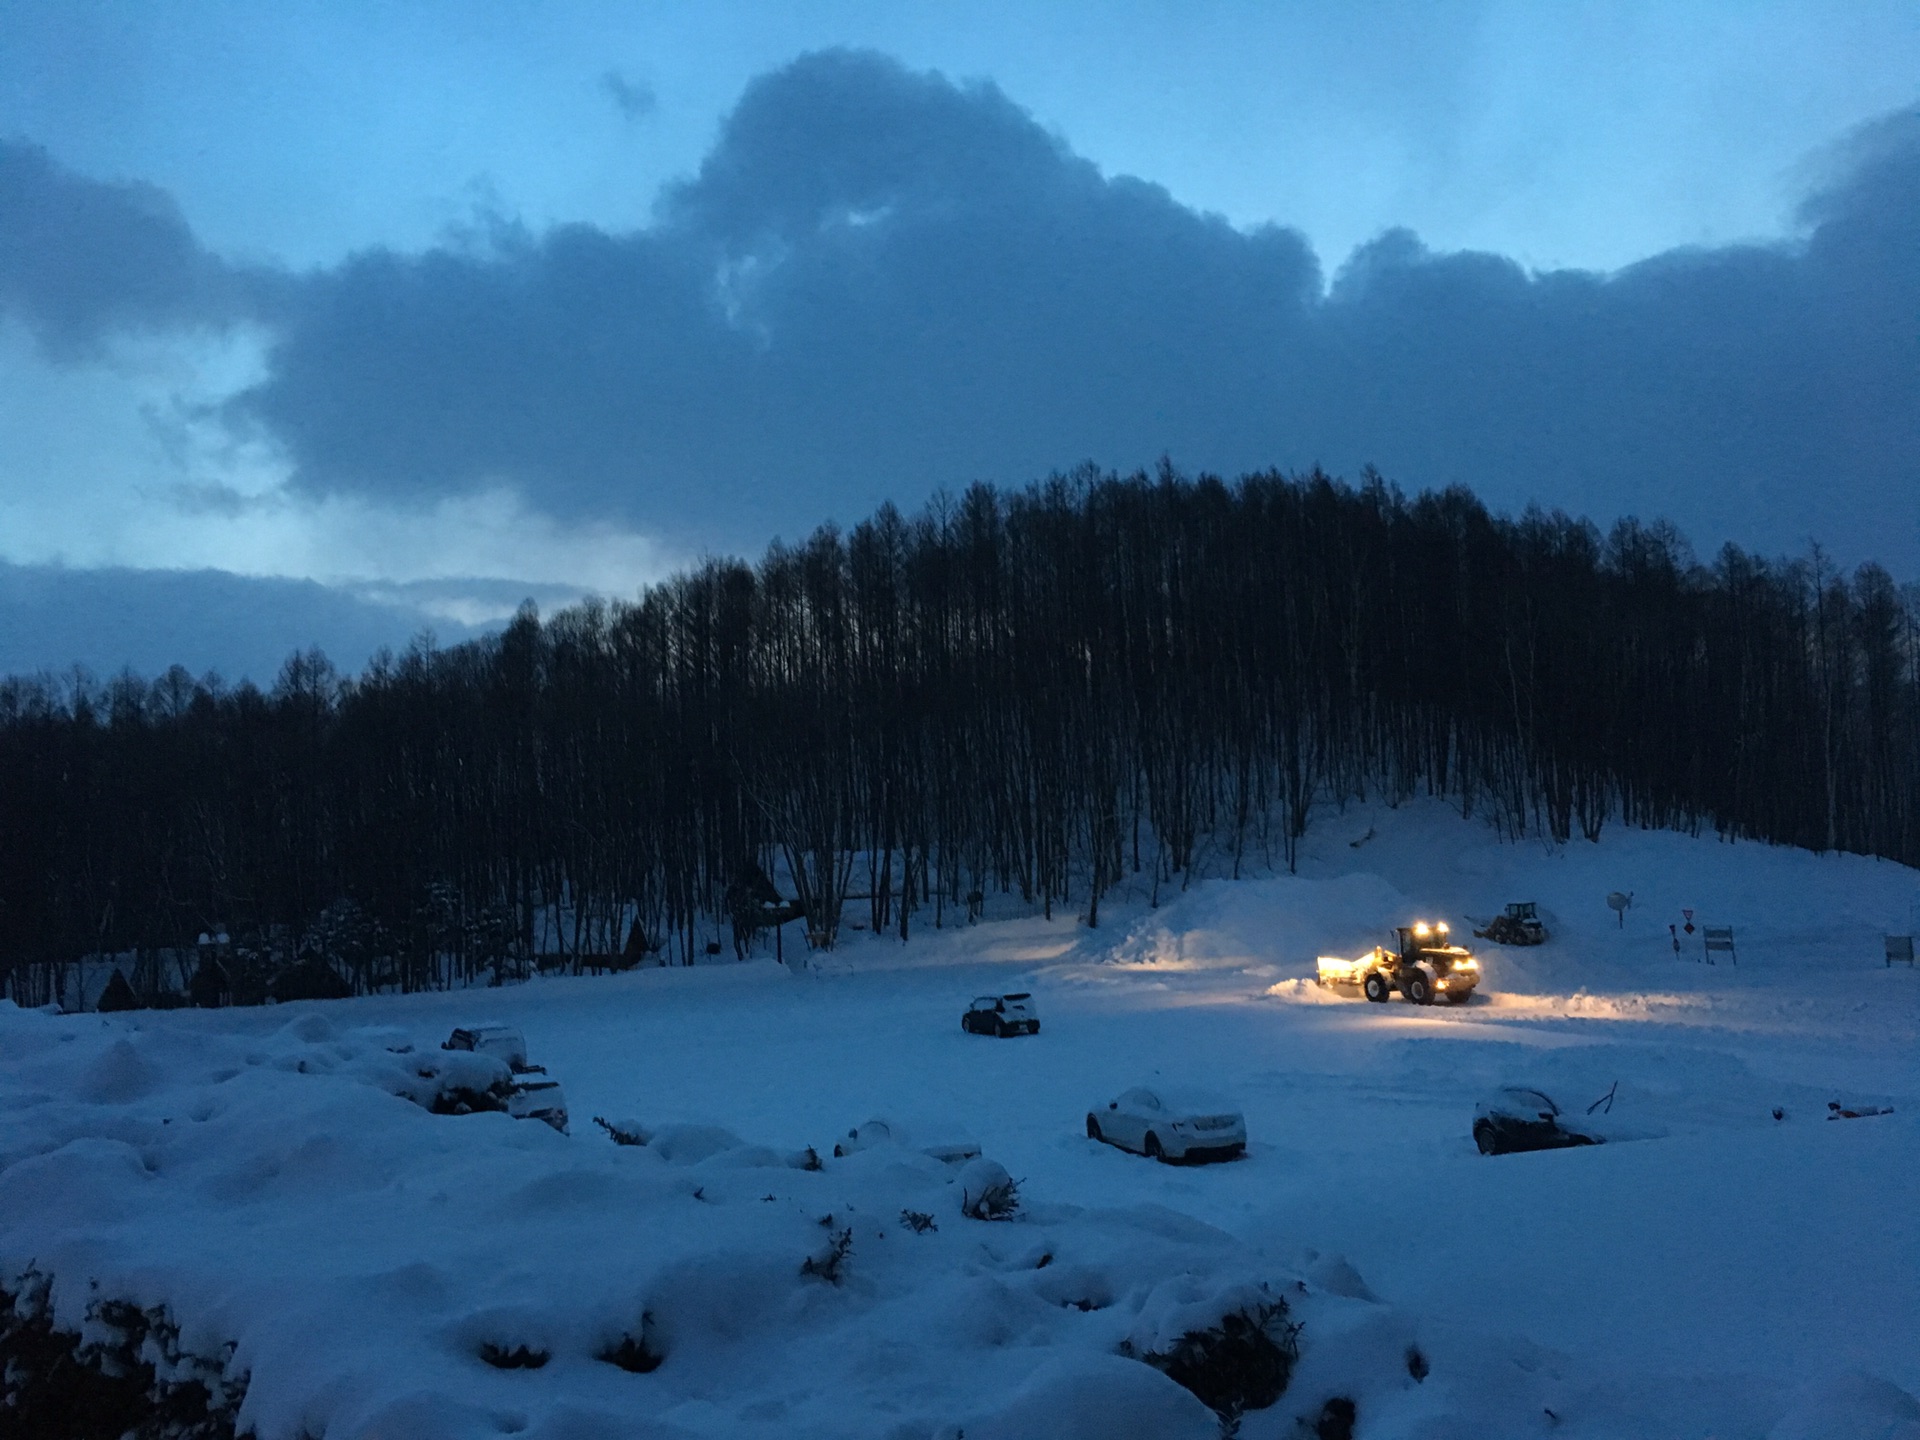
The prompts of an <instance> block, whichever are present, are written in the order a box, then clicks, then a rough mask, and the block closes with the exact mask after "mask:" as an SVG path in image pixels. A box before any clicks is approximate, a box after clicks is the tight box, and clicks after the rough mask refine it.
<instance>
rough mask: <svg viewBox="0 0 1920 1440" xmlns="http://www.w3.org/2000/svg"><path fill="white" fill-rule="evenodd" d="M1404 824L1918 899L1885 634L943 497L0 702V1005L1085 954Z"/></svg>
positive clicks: (1610, 566)
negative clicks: (1148, 910)
mask: <svg viewBox="0 0 1920 1440" xmlns="http://www.w3.org/2000/svg"><path fill="white" fill-rule="evenodd" d="M1423 794H1439V795H1445V796H1447V797H1450V798H1451V799H1452V801H1453V802H1454V803H1456V804H1457V805H1459V806H1460V807H1461V808H1462V809H1463V810H1467V811H1471V812H1473V813H1476V814H1481V815H1485V816H1487V817H1489V818H1490V819H1491V820H1492V821H1493V822H1495V823H1497V824H1499V825H1501V826H1502V827H1504V828H1505V829H1507V830H1508V831H1510V832H1512V833H1514V834H1516V835H1517V834H1522V833H1525V834H1536V833H1540V834H1547V835H1551V836H1554V837H1556V838H1559V839H1563V840H1564V839H1575V840H1577V839H1578V837H1580V836H1583V835H1584V836H1589V837H1591V836H1595V835H1597V834H1598V833H1599V831H1600V829H1601V827H1602V826H1603V825H1605V824H1608V823H1624V824H1633V825H1642V824H1645V825H1675V826H1682V827H1693V828H1700V827H1708V828H1713V829H1718V830H1721V831H1725V832H1728V833H1731V834H1737V835H1741V836H1751V837H1759V838H1763V839H1767V840H1772V841H1779V842H1785V843H1791V844H1795V845H1804V846H1809V847H1812V848H1814V849H1827V850H1830V849H1840V850H1850V851H1859V852H1864V853H1869V854H1876V855H1885V856H1890V857H1894V858H1897V859H1900V860H1902V861H1905V862H1907V863H1909V864H1913V863H1920V606H1917V605H1916V601H1915V596H1914V593H1913V592H1911V591H1908V592H1906V593H1903V592H1902V591H1901V589H1900V588H1899V587H1898V586H1896V585H1895V583H1894V582H1893V581H1892V579H1891V578H1890V577H1889V576H1888V575H1887V574H1886V572H1885V571H1883V570H1881V569H1879V568H1877V567H1874V566H1867V567H1864V568H1862V569H1860V570H1859V571H1858V572H1857V573H1855V574H1853V575H1851V576H1849V575H1845V574H1841V573H1838V572H1837V571H1836V570H1835V569H1834V568H1833V567H1832V566H1831V565H1830V564H1828V563H1827V562H1826V561H1825V560H1824V559H1823V558H1822V557H1821V555H1820V554H1819V552H1817V551H1813V552H1810V554H1809V555H1808V556H1806V557H1804V558H1801V559H1797V560H1793V561H1790V562H1770V561H1765V560H1761V559H1759V558H1756V557H1753V556H1749V555H1746V554H1743V553H1741V552H1739V551H1738V550H1735V549H1732V548H1728V549H1726V550H1724V551H1722V552H1721V553H1720V555H1719V556H1718V557H1717V558H1716V559H1715V560H1714V561H1713V562H1712V563H1711V564H1702V563H1698V562H1696V561H1695V560H1694V558H1693V557H1692V553H1691V551H1690V550H1689V549H1688V548H1687V546H1686V544H1685V543H1684V542H1683V541H1682V540H1680V539H1679V537H1678V536H1676V535H1675V534H1673V533H1672V532H1671V531H1670V530H1668V529H1666V528H1665V527H1663V526H1659V525H1653V526H1643V525H1640V524H1636V523H1633V522H1623V523H1622V524H1620V525H1619V526H1617V527H1616V528H1615V529H1614V530H1613V532H1612V533H1611V534H1609V535H1605V536H1603V535H1602V534H1601V533H1600V532H1599V531H1598V530H1596V529H1595V528H1594V527H1593V526H1591V525H1589V524H1587V523H1585V522H1580V521H1575V520H1570V519H1568V518H1566V517H1565V516H1562V515H1542V514H1538V513H1530V514H1528V515H1526V516H1524V517H1522V518H1519V519H1509V518H1502V517H1497V516H1493V515H1490V514H1489V513H1488V512H1487V511H1486V509H1485V508H1484V507H1483V506H1482V505H1481V504H1480V503H1479V502H1478V501H1477V500H1476V499H1475V498H1474V497H1473V496H1472V495H1471V494H1470V493H1469V492H1467V491H1465V490H1451V491H1448V492H1446V493H1443V494H1429V495H1422V496H1420V497H1418V498H1416V499H1412V500H1408V499H1406V498H1404V497H1402V496H1401V495H1400V494H1399V493H1398V492H1396V491H1395V490H1393V489H1391V488H1390V487H1389V486H1387V485H1386V484H1384V483H1383V482H1381V481H1379V480H1378V479H1377V478H1372V477H1369V479H1368V480H1367V482H1366V483H1364V484H1363V485H1361V486H1360V487H1358V488H1353V487H1349V486H1346V485H1342V484H1339V483H1336V482H1334V481H1331V480H1328V479H1327V478H1325V477H1323V476H1319V475H1313V476H1307V477H1291V478H1289V477H1284V476H1281V475H1278V474H1265V475H1256V476H1250V477H1247V478H1245V479H1242V480H1240V481H1239V482H1237V483H1231V484H1230V483H1223V482H1221V481H1218V480H1215V479H1211V478H1202V479H1199V480H1187V479H1184V478H1181V477H1179V476H1177V475H1175V474H1173V473H1172V472H1170V471H1163V472H1162V473H1161V474H1159V475H1157V476H1144V475H1141V476H1134V477H1132V478H1119V477H1114V476H1100V475H1097V474H1092V473H1085V474H1078V475H1074V476H1070V477H1066V478H1060V479H1055V480H1053V481H1051V482H1048V483H1046V484H1044V485H1039V486H1036V487H1033V488H1031V489H1028V490H1026V491H1023V492H1019V493H1005V492H996V491H995V490H992V489H989V488H986V487H976V488H975V489H973V490H970V491H969V492H967V493H966V494H965V495H964V496H962V497H959V498H957V499H943V500H939V501H936V502H935V503H934V504H932V505H931V506H929V507H928V508H927V509H926V510H925V511H924V512H922V513H921V514H919V515H918V516H915V517H912V518H908V517H905V516H903V515H901V514H900V513H898V512H896V511H895V510H893V509H891V508H885V509H882V510H881V511H880V512H879V513H877V514H876V515H874V516H873V517H871V518H870V519H868V520H866V521H864V522H862V523H860V524H859V525H856V526H855V527H854V528H853V529H852V530H851V531H850V532H846V533H842V532H839V531H836V530H833V529H823V530H821V531H820V532H818V533H816V534H815V535H814V536H813V537H812V538H811V539H810V540H808V541H807V542H806V543H804V544H801V545H797V546H792V547H786V546H776V547H775V548H773V549H772V550H770V551H769V552H768V553H767V554H766V556H765V557H764V558H763V559H762V560H761V561H760V563H759V564H758V565H748V564H744V563H739V562H733V561H713V562H710V563H707V564H705V565H703V566H702V567H700V568H699V569H697V570H695V571H693V572H692V573H688V574H684V575H681V576H679V577H677V578H675V579H673V580H671V581H669V582H667V583H664V584H661V585H659V586H657V587H655V588H653V589H651V590H648V591H647V592H645V593H644V594H643V595H641V596H640V597H639V598H638V600H637V601H636V602H634V603H618V604H612V605H602V604H589V605H584V606H580V607H577V608H574V609H570V610H566V611H564V612H562V613H559V614H557V615H554V616H553V617H551V618H550V619H548V620H546V621H544V622H543V621H541V620H540V619H538V618H537V617H536V616H535V615H533V614H532V613H530V612H523V613H522V614H521V615H520V617H518V618H517V619H516V620H514V621H513V622H512V623H511V624H510V625H509V626H508V627H507V628H506V630H505V631H504V632H503V633H502V634H500V635H499V636H497V637H495V638H492V639H489V640H486V641H482V642H476V643H473V644H468V645H462V646H460V647H458V648H454V649H446V650H437V649H433V648H431V647H429V646H425V645H417V646H415V647H414V648H413V649H411V650H409V651H408V652H407V653H406V654H404V655H399V656H394V657H382V658H381V659H379V660H377V661H376V662H375V663H374V664H373V665H371V666H370V667H369V668H368V670H367V671H366V673H364V674H362V675H360V676H357V677H344V676H341V675H339V674H337V673H335V671H334V670H333V668H332V667H331V666H330V665H329V664H328V663H327V661H326V660H325V659H324V658H323V657H321V656H320V655H318V654H307V655H296V656H295V657H293V658H292V659H290V660H289V661H288V662H287V664H286V667H285V669H284V670H283V672H282V673H281V676H280V678H279V681H278V683H277V684H276V685H275V686H274V688H273V690H272V691H271V692H270V693H267V692H262V691H260V690H258V689H256V688H254V687H252V686H248V685H241V686H238V687H231V688H230V687H225V686H223V685H221V684H220V683H219V682H218V681H217V679H215V678H213V677H208V678H206V679H204V680H195V679H194V678H193V677H192V676H190V675H189V674H187V673H186V672H185V671H183V670H180V669H177V668H176V669H175V670H173V671H172V672H170V673H169V674H167V675H165V676H163V677H161V678H159V679H158V680H154V681H147V680H143V679H141V678H138V677H135V676H132V675H122V676H120V677H118V678H116V679H113V680H110V681H107V682H105V683H96V682H93V681H90V680H88V679H87V678H86V677H84V676H74V677H69V678H68V679H65V680H53V679H48V678H45V677H42V678H38V679H25V678H16V679H13V680H9V681H7V682H5V684H4V686H3V687H0V810H3V819H0V967H3V968H0V973H4V975H5V978H6V981H7V985H8V991H7V993H9V994H10V995H11V996H12V997H13V998H15V999H16V1000H17V1001H19V1002H21V1003H40V1002H43V1001H44V1000H45V999H47V998H48V997H50V996H53V995H57V994H61V993H65V992H64V990H63V988H62V987H63V983H64V978H65V976H66V974H67V972H68V969H69V967H71V966H73V965H74V964H75V963H76V962H78V961H80V960H82V959H83V958H85V957H89V956H92V957H102V956H109V955H112V956H120V957H124V959H123V963H124V966H125V968H126V969H127V971H128V973H129V975H130V978H131V980H132V987H131V988H132V990H133V991H134V992H135V993H136V994H138V995H140V996H141V997H142V998H143V999H149V1000H151V999H164V998H165V997H166V995H167V994H168V993H169V992H173V993H178V992H184V991H185V990H186V989H187V988H188V986H189V982H190V981H191V980H192V979H193V977H194V975H196V974H200V975H201V976H202V978H203V980H204V970H205V960H206V957H205V956H204V955H201V954H199V952H197V951H196V947H195V941H196V939H197V938H198V937H199V936H200V935H202V934H208V935H220V934H225V935H226V936H227V937H229V939H228V943H227V944H225V945H224V946H222V947H220V949H219V951H218V963H219V974H220V977H221V982H220V987H219V988H220V989H221V991H222V993H221V995H220V996H219V997H218V998H235V999H241V1000H246V999H257V998H262V997H264V996H266V995H268V994H270V993H304V992H301V990H300V987H301V986H306V987H308V990H309V991H312V990H314V989H315V987H317V990H318V991H319V992H324V991H326V990H327V989H328V988H329V987H333V986H338V987H339V988H340V989H341V990H349V989H350V990H367V989H372V988H385V987H399V988H421V987H431V986H438V985H447V984H459V983H471V982H473V981H475V980H481V979H485V978H501V977H506V976H511V975H519V974H526V973H528V972H529V971H530V970H531V969H532V968H533V967H534V966H536V965H537V966H544V967H549V968H551V967H564V968H569V969H580V968H587V967H606V966H619V965H624V964H631V963H634V962H635V961H636V960H638V959H639V958H640V957H642V956H647V957H651V958H653V959H658V960H678V961H691V960H692V959H694V958H695V957H696V956H701V955H704V954H706V953H708V948H709V946H710V945H712V944H714V943H715V942H721V941H724V942H725V943H726V945H727V946H728V949H729V950H730V951H737V952H738V953H746V952H747V950H748V949H749V948H751V947H753V946H755V945H760V946H766V945H769V944H770V943H771V941H770V939H769V936H768V934H767V931H766V927H768V926H770V925H771V924H772V923H774V922H776V921H787V922H788V923H787V927H786V929H785V930H784V931H783V932H782V933H781V937H780V938H781V940H782V943H783V944H784V945H785V946H787V947H789V949H790V948H791V947H793V946H796V945H807V944H810V945H813V946H816V947H819V946H831V945H832V944H833V943H834V940H835V937H836V935H837V934H838V933H839V932H840V930H841V928H842V926H843V925H845V924H847V923H849V921H850V920H851V919H853V918H854V917H856V916H857V918H858V920H859V922H860V923H861V924H863V925H867V926H871V927H872V928H873V929H875V930H892V931H895V932H897V933H899V934H900V935H902V936H905V935H907V934H909V933H910V931H911V930H912V929H913V928H914V927H917V926H922V925H929V924H951V923H954V922H955V921H956V920H959V921H962V922H964V920H965V919H966V918H967V916H968V915H969V914H970V913H971V912H972V911H973V910H974V909H975V908H976V907H977V906H978V904H979V903H980V900H981V897H983V896H985V895H988V894H992V893H994V892H1012V893H1017V894H1018V895H1019V896H1020V897H1022V899H1024V900H1025V901H1026V902H1028V903H1030V904H1031V905H1032V906H1034V907H1035V908H1044V909H1047V910H1049V911H1057V910H1060V909H1063V908H1065V909H1070V910H1071V911H1072V912H1073V913H1076V914H1079V915H1081V916H1084V917H1085V918H1086V919H1087V920H1088V921H1089V922H1090V923H1094V924H1097V923H1099V920H1100V914H1101V901H1102V897H1103V895H1105V894H1106V893H1107V892H1108V891H1109V890H1110V889H1111V887H1112V886H1113V885H1114V884H1115V883H1116V882H1117V881H1118V880H1120V879H1121V878H1123V877H1139V879H1140V881H1141V882H1142V883H1143V884H1144V885H1147V886H1152V887H1157V888H1165V887H1169V886H1171V887H1177V886H1179V885H1180V884H1181V883H1182V882H1183V880H1184V879H1185V877H1186V876H1187V875H1188V874H1189V873H1190V872H1191V870H1192V869H1193V867H1195V866H1196V864H1205V865H1206V866H1208V867H1209V868H1210V869H1211V870H1217V871H1222V872H1230V871H1233V870H1236V869H1243V868H1249V867H1263V868H1264V867H1276V868H1285V867H1287V866H1288V865H1290V864H1291V863H1292V861H1293V859H1294V857H1295V854H1296V847H1297V842H1298V840H1299V837H1300V836H1301V835H1302V834H1303V833H1304V831H1305V828H1306V826H1307V825H1308V823H1309V820H1310V816H1311V812H1312V809H1313V807H1314V806H1315V805H1317V804H1325V803H1328V802H1335V803H1337V802H1339V801H1341V800H1343V799H1347V798H1352V797H1361V796H1374V797H1377V796H1385V797H1387V798H1390V799H1391V798H1395V797H1408V796H1414V795H1423ZM290 977H291V978H290ZM276 987H278V989H276ZM212 988H213V987H211V986H208V987H207V990H208V993H207V995H206V997H205V998H209V999H211V998H214V997H213V995H212Z"/></svg>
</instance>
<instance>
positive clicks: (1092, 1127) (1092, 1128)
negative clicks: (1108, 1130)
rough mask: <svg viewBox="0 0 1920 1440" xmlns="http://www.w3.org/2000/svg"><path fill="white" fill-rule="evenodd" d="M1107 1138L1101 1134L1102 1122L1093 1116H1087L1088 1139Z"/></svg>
mask: <svg viewBox="0 0 1920 1440" xmlns="http://www.w3.org/2000/svg"><path fill="white" fill-rule="evenodd" d="M1106 1138H1107V1137H1106V1136H1104V1135H1102V1134H1101V1133H1100V1122H1099V1121H1098V1120H1096V1119H1094V1118H1093V1116H1091V1115H1089V1116H1087V1139H1089V1140H1105V1139H1106Z"/></svg>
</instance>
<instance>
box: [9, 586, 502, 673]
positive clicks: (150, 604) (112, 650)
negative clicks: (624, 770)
mask: <svg viewBox="0 0 1920 1440" xmlns="http://www.w3.org/2000/svg"><path fill="white" fill-rule="evenodd" d="M466 588H468V589H471V588H473V587H471V586H469V587H466ZM496 588H498V587H496ZM462 598H464V595H463V597H462ZM439 600H440V597H439V596H437V595H436V594H435V593H434V589H433V587H431V586H399V587H389V588H388V589H387V590H386V591H384V592H382V593H379V594H377V595H373V596H367V597H363V596H359V595H355V594H351V593H349V592H347V591H344V590H340V589H336V588H334V587H332V586H327V585H321V584H318V583H316V582H314V581H312V580H280V579H260V578H255V577H251V576H242V575H230V574H227V573H226V572H224V571H219V570H130V569H122V568H118V567H105V568H101V569H93V570H69V569H66V568H65V567H63V566H57V565H14V564H10V563H8V562H6V561H4V560H0V675H23V674H32V673H35V672H38V671H50V672H52V673H54V674H55V675H61V674H63V673H65V672H66V671H67V670H69V669H70V667H72V666H74V665H82V666H84V667H86V668H87V669H88V670H90V671H92V672H93V674H94V675H95V676H96V677H99V678H102V679H104V678H106V677H108V676H111V675H115V674H117V673H119V672H120V671H121V670H122V669H127V668H131V669H132V670H133V671H134V672H135V673H136V674H140V675H147V676H153V675H159V674H162V673H164V672H165V671H166V670H167V668H168V667H169V666H172V665H183V666H185V667H186V668H187V670H188V671H190V672H191V673H193V674H195V675H199V674H203V673H205V672H206V671H209V670H212V671H216V672H218V673H219V674H220V675H221V676H222V677H224V678H225V679H226V680H228V681H239V680H242V679H251V680H252V681H253V682H254V683H255V684H257V685H260V686H263V687H264V686H270V685H271V684H272V683H273V680H274V677H275V676H276V675H278V674H279V672H280V667H281V665H282V664H283V663H284V662H285V661H286V658H287V656H288V655H290V654H292V653H293V652H294V651H295V650H305V649H308V648H310V647H313V646H318V647H319V648H320V649H322V650H324V651H325V652H326V653H327V655H328V656H329V658H331V659H332V660H333V662H334V663H335V665H337V666H338V667H339V668H340V669H342V670H343V671H346V672H349V673H352V672H355V671H358V670H359V669H361V668H362V667H363V666H364V665H365V664H366V662H367V660H368V659H369V658H370V657H371V656H372V655H373V654H374V652H375V651H377V650H380V649H382V648H387V649H392V650H396V651H398V650H402V649H404V648H405V647H406V645H407V643H408V641H409V640H410V639H411V638H412V637H414V636H416V635H418V634H420V633H422V632H423V631H425V632H431V633H432V634H433V636H434V638H435V639H436V640H437V641H438V642H439V643H440V644H443V645H451V644H455V643H457V642H459V641H462V640H467V639H471V638H472V637H473V636H474V635H476V634H478V633H479V632H480V630H481V629H482V628H487V627H484V626H479V625H475V624H470V623H466V622H465V621H463V620H462V619H461V618H459V616H458V615H457V613H456V614H449V613H447V608H448V607H447V606H445V605H444V604H441V603H437V602H438V601H439Z"/></svg>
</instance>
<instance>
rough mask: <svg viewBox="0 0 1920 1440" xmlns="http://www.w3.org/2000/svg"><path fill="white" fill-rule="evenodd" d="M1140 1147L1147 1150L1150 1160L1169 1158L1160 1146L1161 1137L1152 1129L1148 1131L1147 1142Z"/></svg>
mask: <svg viewBox="0 0 1920 1440" xmlns="http://www.w3.org/2000/svg"><path fill="white" fill-rule="evenodd" d="M1140 1148H1141V1150H1142V1151H1144V1152H1145V1154H1146V1157H1147V1159H1149V1160H1165V1159H1166V1158H1167V1153H1166V1151H1164V1150H1162V1149H1161V1148H1160V1137H1159V1136H1158V1135H1156V1134H1154V1133H1153V1132H1152V1131H1151V1130H1149V1131H1148V1132H1147V1143H1146V1144H1145V1145H1142V1146H1141V1147H1140Z"/></svg>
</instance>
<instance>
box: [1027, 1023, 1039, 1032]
mask: <svg viewBox="0 0 1920 1440" xmlns="http://www.w3.org/2000/svg"><path fill="white" fill-rule="evenodd" d="M1039 1033H1040V1022H1039V1021H1038V1020H1035V1021H1033V1022H1032V1023H1031V1024H1030V1025H1028V1026H1027V1034H1029V1035H1038V1034H1039Z"/></svg>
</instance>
